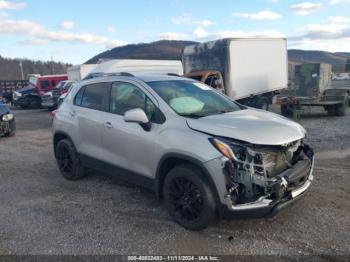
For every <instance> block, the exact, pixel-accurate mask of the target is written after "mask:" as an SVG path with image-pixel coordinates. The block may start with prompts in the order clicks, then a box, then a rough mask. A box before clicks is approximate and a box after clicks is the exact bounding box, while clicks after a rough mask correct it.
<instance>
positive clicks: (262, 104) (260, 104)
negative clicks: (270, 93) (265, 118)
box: [256, 96, 270, 111]
mask: <svg viewBox="0 0 350 262" xmlns="http://www.w3.org/2000/svg"><path fill="white" fill-rule="evenodd" d="M256 106H257V108H259V109H262V110H265V111H269V106H270V100H269V99H268V98H267V97H265V96H262V97H259V98H258V100H257V102H256Z"/></svg>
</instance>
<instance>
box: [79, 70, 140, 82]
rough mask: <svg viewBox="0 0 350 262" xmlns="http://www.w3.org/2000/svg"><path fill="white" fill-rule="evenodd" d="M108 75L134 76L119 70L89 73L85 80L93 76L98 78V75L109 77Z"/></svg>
mask: <svg viewBox="0 0 350 262" xmlns="http://www.w3.org/2000/svg"><path fill="white" fill-rule="evenodd" d="M107 76H129V77H134V75H133V74H130V73H127V72H118V73H92V74H88V75H87V76H86V77H85V78H84V79H83V80H89V79H93V78H98V77H107Z"/></svg>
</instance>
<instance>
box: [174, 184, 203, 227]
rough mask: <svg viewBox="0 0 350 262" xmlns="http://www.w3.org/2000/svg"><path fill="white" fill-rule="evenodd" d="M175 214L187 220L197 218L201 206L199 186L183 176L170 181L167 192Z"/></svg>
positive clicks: (201, 199)
mask: <svg viewBox="0 0 350 262" xmlns="http://www.w3.org/2000/svg"><path fill="white" fill-rule="evenodd" d="M168 196H169V199H170V202H171V205H172V208H173V210H174V212H175V214H176V215H177V216H178V217H179V218H181V219H185V220H187V221H194V220H196V219H198V217H199V216H200V214H201V211H202V208H203V198H202V195H201V192H200V190H199V188H198V187H197V186H196V185H195V184H194V183H192V182H191V181H189V180H187V179H185V178H175V179H173V180H172V181H171V183H170V186H169V193H168Z"/></svg>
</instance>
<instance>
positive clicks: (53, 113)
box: [50, 110, 57, 120]
mask: <svg viewBox="0 0 350 262" xmlns="http://www.w3.org/2000/svg"><path fill="white" fill-rule="evenodd" d="M56 113H57V110H54V111H52V112H51V113H50V114H51V118H52V120H54V119H55V117H56Z"/></svg>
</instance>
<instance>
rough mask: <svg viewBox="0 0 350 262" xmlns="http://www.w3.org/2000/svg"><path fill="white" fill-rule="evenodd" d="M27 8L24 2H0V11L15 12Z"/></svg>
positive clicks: (3, 0) (2, 0)
mask: <svg viewBox="0 0 350 262" xmlns="http://www.w3.org/2000/svg"><path fill="white" fill-rule="evenodd" d="M26 6H27V3H25V2H10V1H5V0H0V10H16V9H23V8H25V7H26Z"/></svg>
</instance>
